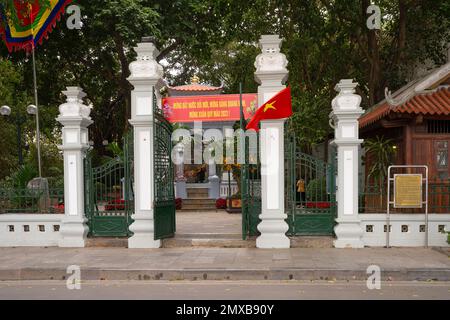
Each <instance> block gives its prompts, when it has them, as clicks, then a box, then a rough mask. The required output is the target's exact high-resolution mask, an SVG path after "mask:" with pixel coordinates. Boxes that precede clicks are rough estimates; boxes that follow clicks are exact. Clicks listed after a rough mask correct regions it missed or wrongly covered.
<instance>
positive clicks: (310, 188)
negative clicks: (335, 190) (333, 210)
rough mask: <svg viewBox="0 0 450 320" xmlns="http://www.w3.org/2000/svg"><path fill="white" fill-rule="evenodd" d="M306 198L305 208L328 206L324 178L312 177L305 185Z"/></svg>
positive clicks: (323, 207) (326, 207) (325, 207)
mask: <svg viewBox="0 0 450 320" xmlns="http://www.w3.org/2000/svg"><path fill="white" fill-rule="evenodd" d="M306 200H307V202H306V207H307V208H315V209H328V208H330V206H331V204H330V201H329V200H328V193H327V180H326V178H318V179H313V180H311V181H310V182H309V183H308V185H307V186H306Z"/></svg>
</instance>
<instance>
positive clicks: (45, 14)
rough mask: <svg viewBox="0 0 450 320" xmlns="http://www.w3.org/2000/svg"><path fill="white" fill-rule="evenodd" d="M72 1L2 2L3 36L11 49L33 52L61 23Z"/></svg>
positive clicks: (0, 6)
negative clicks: (57, 23) (58, 22)
mask: <svg viewBox="0 0 450 320" xmlns="http://www.w3.org/2000/svg"><path fill="white" fill-rule="evenodd" d="M71 2H72V0H4V1H2V2H1V3H0V35H1V36H2V38H3V41H4V42H5V44H6V46H7V48H8V50H9V51H10V52H12V51H18V50H26V51H31V50H32V48H35V47H36V46H37V45H38V44H39V45H40V44H42V41H43V40H44V39H47V38H48V34H49V33H50V32H51V31H52V29H53V28H54V27H55V26H56V22H57V21H59V20H61V15H62V14H63V13H64V11H65V8H66V6H67V5H68V4H69V3H71Z"/></svg>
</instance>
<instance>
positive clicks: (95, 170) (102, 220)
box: [84, 131, 134, 237]
mask: <svg viewBox="0 0 450 320" xmlns="http://www.w3.org/2000/svg"><path fill="white" fill-rule="evenodd" d="M132 141H133V133H132V132H131V131H130V132H128V133H127V134H125V136H124V138H123V154H122V155H119V156H117V157H116V158H115V159H111V160H110V161H108V162H107V163H105V164H103V165H101V166H98V167H93V165H92V162H93V159H92V152H89V153H88V154H87V156H86V159H85V160H84V172H85V177H84V188H85V190H84V192H85V212H86V216H87V219H88V227H89V236H90V237H129V236H130V235H131V232H130V231H129V226H130V224H131V223H132V219H131V214H132V213H133V211H134V192H133V172H132V162H133V142H132Z"/></svg>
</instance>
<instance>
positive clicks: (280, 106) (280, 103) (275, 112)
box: [246, 87, 292, 131]
mask: <svg viewBox="0 0 450 320" xmlns="http://www.w3.org/2000/svg"><path fill="white" fill-rule="evenodd" d="M290 116H292V97H291V88H290V87H287V88H286V89H283V90H282V91H280V92H279V93H277V94H276V95H275V96H274V97H273V98H272V99H270V100H269V101H267V102H266V103H265V104H263V105H262V106H261V107H259V109H258V110H257V111H256V113H255V115H254V116H253V117H252V118H251V120H250V122H249V123H248V124H247V127H246V129H247V130H250V129H253V130H255V131H259V123H260V122H261V121H262V120H275V119H284V118H289V117H290Z"/></svg>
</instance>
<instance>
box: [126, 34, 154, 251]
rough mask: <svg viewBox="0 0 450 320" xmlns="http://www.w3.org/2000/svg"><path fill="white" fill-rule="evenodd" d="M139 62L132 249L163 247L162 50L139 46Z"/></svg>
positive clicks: (135, 68) (134, 75) (134, 69)
mask: <svg viewBox="0 0 450 320" xmlns="http://www.w3.org/2000/svg"><path fill="white" fill-rule="evenodd" d="M135 51H136V53H137V58H136V61H134V62H132V63H131V64H130V72H131V76H130V77H129V78H128V81H129V82H130V83H131V84H132V85H133V87H134V89H133V91H132V92H131V120H130V124H131V125H132V126H133V128H134V179H135V195H134V201H135V205H134V210H135V212H134V214H133V215H132V219H133V220H134V222H133V224H132V225H131V226H130V231H132V232H133V233H134V235H133V236H131V237H130V238H129V239H128V247H129V248H159V247H160V246H161V241H160V240H154V220H153V214H154V203H153V201H154V172H153V168H154V159H153V157H154V152H153V130H154V128H153V90H159V89H160V88H161V86H162V85H163V84H162V76H163V68H162V66H161V65H159V64H158V62H157V61H156V60H155V58H156V56H157V55H158V50H157V49H156V47H155V46H154V45H153V43H151V42H144V43H139V44H138V46H137V47H136V48H135Z"/></svg>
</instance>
